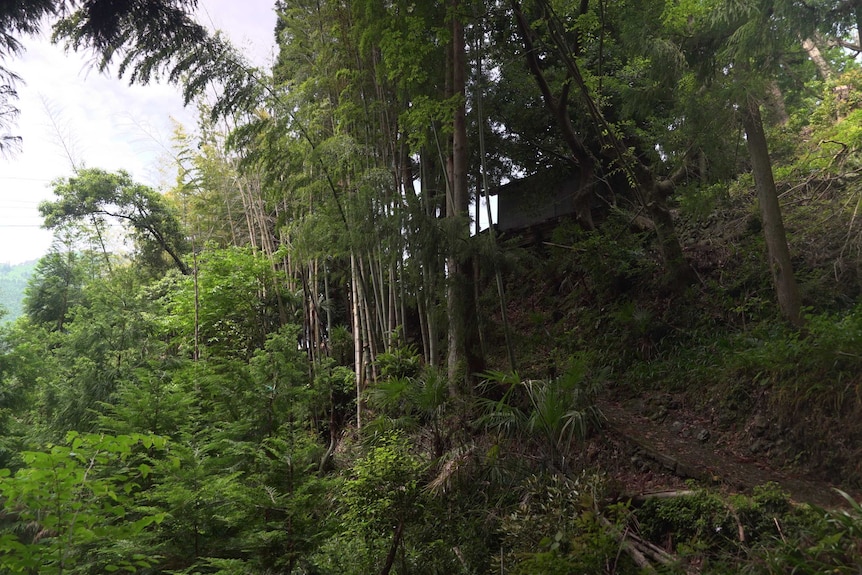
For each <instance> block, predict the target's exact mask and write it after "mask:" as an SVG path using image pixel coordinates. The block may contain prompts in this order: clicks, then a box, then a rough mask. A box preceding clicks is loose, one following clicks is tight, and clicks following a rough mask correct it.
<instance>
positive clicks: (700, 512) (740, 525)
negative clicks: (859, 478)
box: [630, 484, 862, 575]
mask: <svg viewBox="0 0 862 575" xmlns="http://www.w3.org/2000/svg"><path fill="white" fill-rule="evenodd" d="M842 495H844V497H845V501H846V508H845V509H842V510H826V509H822V508H819V507H816V506H809V505H796V504H793V503H792V502H791V501H790V500H789V498H788V497H787V495H786V494H785V493H783V492H781V490H780V489H779V488H778V487H777V486H776V485H775V484H767V485H763V486H761V487H759V488H756V489H755V490H754V492H753V494H752V495H750V496H746V495H730V496H727V495H721V494H719V493H715V492H711V491H705V490H697V491H694V492H690V493H687V494H683V495H680V496H677V497H668V498H653V499H648V500H647V501H646V502H645V503H643V505H641V506H640V507H638V508H637V509H635V510H633V512H632V518H631V520H630V524H632V525H633V526H634V527H633V529H637V531H638V533H639V535H640V536H641V537H643V538H644V539H646V540H647V541H649V542H651V543H652V544H654V545H657V546H659V547H661V548H662V549H665V550H667V551H669V552H671V553H672V554H673V556H674V557H675V559H676V563H675V564H674V563H670V564H668V565H666V566H665V567H666V572H668V573H686V572H690V571H689V569H690V568H691V567H693V566H695V565H696V566H697V567H698V568H699V571H700V572H701V573H705V574H707V573H708V574H716V575H717V574H725V573H727V574H729V573H747V574H763V575H767V574H770V575H771V574H777V573H798V574H814V573H858V565H859V560H860V547H859V545H860V543H862V508H860V506H859V504H858V503H857V502H855V501H854V500H853V499H852V498H850V497H849V496H846V495H845V494H843V493H842Z"/></svg>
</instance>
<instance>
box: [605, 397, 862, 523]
mask: <svg viewBox="0 0 862 575" xmlns="http://www.w3.org/2000/svg"><path fill="white" fill-rule="evenodd" d="M598 405H599V408H600V409H601V411H602V413H603V414H604V417H605V420H606V421H605V425H606V431H608V432H610V433H612V434H613V435H615V436H616V437H617V438H618V439H620V440H622V441H623V442H624V443H626V444H628V445H629V446H631V447H633V448H634V449H635V451H636V452H637V455H636V457H643V458H648V459H650V460H651V462H652V463H653V466H654V467H659V466H660V467H661V470H662V471H664V472H666V473H669V474H673V475H675V476H677V477H680V478H683V479H694V480H696V481H698V482H699V483H701V484H704V485H714V486H721V487H724V488H726V489H728V490H730V491H734V492H744V493H750V492H751V490H752V489H753V488H754V487H756V486H758V485H763V484H765V483H768V482H770V481H771V482H775V483H777V484H778V485H780V486H781V487H782V489H783V490H784V491H786V492H787V493H789V494H790V497H791V499H792V500H793V501H796V502H797V503H810V504H813V505H817V506H820V507H824V508H836V507H843V506H844V505H846V501H845V500H844V499H843V498H842V497H841V496H840V495H839V494H838V493H836V492H835V490H834V489H833V488H834V487H838V488H842V487H841V486H839V485H829V484H827V483H825V482H823V481H821V480H817V479H814V478H811V477H805V476H802V475H800V474H796V473H792V472H789V471H786V470H779V469H775V468H773V467H771V466H770V465H769V462H768V461H764V458H760V457H758V456H752V457H750V458H749V457H741V456H739V455H738V454H737V453H734V452H733V451H732V450H731V449H729V448H727V447H726V446H725V445H722V443H721V442H720V441H716V440H714V439H712V438H710V439H708V440H706V441H700V440H698V439H697V438H696V437H691V436H688V437H684V436H683V435H682V434H680V433H679V432H678V431H677V430H675V429H674V428H673V427H672V426H671V425H668V424H667V423H659V422H656V421H653V420H652V419H650V418H648V417H645V416H643V415H639V414H637V413H635V412H634V411H632V410H630V409H627V408H626V407H624V406H622V405H621V404H619V403H616V402H611V401H607V400H603V401H600V402H599V404H598ZM656 464H657V465H656ZM842 489H843V488H842ZM845 491H847V490H845ZM851 495H854V496H855V497H856V500H857V501H858V500H859V497H858V494H856V493H851Z"/></svg>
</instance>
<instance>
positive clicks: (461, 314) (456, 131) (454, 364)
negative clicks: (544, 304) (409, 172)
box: [446, 0, 482, 393]
mask: <svg viewBox="0 0 862 575" xmlns="http://www.w3.org/2000/svg"><path fill="white" fill-rule="evenodd" d="M460 9H461V2H460V0H453V2H452V13H451V14H452V93H453V94H454V95H458V96H460V99H459V104H458V106H457V107H456V108H455V113H454V118H453V121H452V156H451V159H450V162H449V164H450V174H449V178H450V182H451V187H450V193H449V194H447V196H446V216H447V217H449V218H453V219H454V220H456V221H458V220H463V222H461V221H458V223H457V224H456V229H457V232H456V234H455V236H454V237H450V238H449V240H450V242H451V244H450V247H449V257H448V259H447V268H448V270H447V271H448V286H447V291H446V294H447V299H448V301H447V305H446V309H447V312H448V317H449V339H448V342H449V347H448V352H449V355H448V362H447V367H448V370H447V371H448V376H449V385H450V386H451V390H452V391H453V392H455V393H460V392H462V391H464V392H466V391H469V380H470V377H471V374H473V373H475V372H476V371H481V369H482V365H481V364H482V360H481V353H480V351H479V349H478V346H477V345H476V340H477V339H478V331H477V326H476V325H475V322H474V321H473V320H474V313H473V309H474V308H475V298H474V294H473V289H472V283H473V266H472V258H471V256H470V255H468V254H467V253H466V250H465V246H466V244H467V243H468V241H469V234H470V223H469V222H470V215H469V208H470V194H469V192H468V188H467V111H466V106H465V96H466V67H467V64H466V62H467V55H466V46H465V40H464V26H463V23H462V22H461V20H460V14H459V11H460Z"/></svg>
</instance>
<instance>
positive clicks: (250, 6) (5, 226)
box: [0, 0, 275, 264]
mask: <svg viewBox="0 0 862 575" xmlns="http://www.w3.org/2000/svg"><path fill="white" fill-rule="evenodd" d="M273 5H274V1H273V0H243V1H242V2H238V1H237V0H199V3H198V12H197V18H198V20H199V21H200V22H201V23H202V24H205V25H206V26H208V27H209V28H211V29H218V30H222V31H223V32H225V33H226V34H227V35H228V37H229V38H230V39H231V41H232V42H233V43H234V45H236V46H237V47H238V48H239V49H240V51H241V52H242V53H243V54H244V55H245V56H246V57H247V58H248V59H249V60H250V61H251V62H252V63H253V64H254V65H256V66H261V67H268V66H269V65H270V64H271V63H272V60H273V58H274V56H275V40H274V35H273V34H274V32H273V30H274V28H275V12H274V10H273ZM48 35H49V34H48V33H44V32H43V35H42V36H41V37H35V38H25V39H24V46H25V49H26V51H25V52H24V54H23V55H20V56H17V57H15V58H12V59H9V60H7V61H6V62H5V65H6V66H7V67H9V68H10V69H11V70H12V71H14V72H15V73H17V74H18V75H19V76H21V78H22V79H23V83H21V84H19V85H18V86H17V87H18V93H19V98H18V101H17V107H18V109H19V110H20V112H21V114H20V116H19V117H18V120H17V122H16V125H15V127H14V128H13V133H14V134H15V135H19V136H21V137H22V138H23V150H22V151H21V152H18V153H14V154H12V155H10V156H8V157H2V156H0V264H3V263H9V264H17V263H22V262H25V261H30V260H35V259H38V258H40V257H41V256H42V255H44V254H45V253H46V252H47V251H48V250H49V249H50V246H51V241H52V237H53V236H52V234H51V232H50V231H48V230H44V229H41V227H40V226H41V223H42V219H41V217H40V215H39V212H38V209H37V208H38V205H39V203H40V202H42V201H45V200H51V199H53V192H52V190H51V182H52V181H54V180H56V179H57V178H67V177H70V176H72V175H73V166H75V167H78V168H80V167H88V168H102V169H105V170H109V171H116V170H119V169H123V170H126V171H128V172H129V173H130V174H131V175H132V177H133V178H134V180H135V181H137V182H140V183H143V184H146V185H149V186H151V187H153V188H155V189H163V187H164V186H163V185H162V184H163V183H164V182H165V176H164V169H163V167H164V166H165V165H166V163H167V162H166V160H165V158H168V157H169V152H170V142H171V134H172V132H173V128H174V125H175V124H174V122H179V123H181V124H182V125H183V126H184V127H185V128H186V129H187V130H189V131H193V130H194V129H195V126H196V123H197V111H196V109H195V108H194V105H193V104H192V105H191V106H190V107H189V108H184V107H183V103H182V97H181V95H180V88H178V87H176V86H170V85H158V84H150V85H147V86H129V83H128V81H127V80H125V79H118V78H117V77H116V74H114V75H108V74H100V73H99V72H98V71H96V70H95V69H93V68H92V67H91V66H90V64H89V61H90V58H89V57H88V55H87V54H85V53H80V54H78V53H68V54H67V53H66V52H65V51H64V49H63V48H62V46H54V45H51V43H50V41H49V40H48V39H47V38H48Z"/></svg>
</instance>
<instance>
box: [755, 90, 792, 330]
mask: <svg viewBox="0 0 862 575" xmlns="http://www.w3.org/2000/svg"><path fill="white" fill-rule="evenodd" d="M742 123H743V127H744V128H745V136H746V143H747V145H748V153H749V155H750V156H751V169H752V171H753V172H754V183H755V187H756V188H757V203H758V204H759V206H760V218H761V219H762V220H763V235H764V237H765V238H766V250H767V252H768V254H769V269H770V271H771V272H772V281H773V284H774V285H775V293H776V295H777V296H778V306H779V307H780V308H781V313H782V314H784V316H785V317H786V318H787V319H788V320H790V322H791V323H792V324H793V325H796V326H801V325H802V323H803V322H802V311H801V308H802V304H801V298H800V296H799V288H798V287H797V285H796V278H795V277H794V275H793V266H792V264H791V263H790V249H789V248H788V246H787V234H786V233H785V231H784V220H783V219H782V217H781V206H780V205H779V203H778V192H777V190H776V188H775V179H774V178H773V176H772V160H771V159H770V158H769V147H768V146H767V143H766V134H765V132H764V130H763V119H762V118H761V116H760V104H759V103H758V102H757V100H756V99H755V98H754V97H752V96H750V95H749V96H748V97H747V98H746V102H745V105H744V106H743V107H742Z"/></svg>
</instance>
